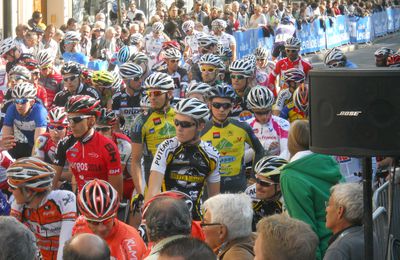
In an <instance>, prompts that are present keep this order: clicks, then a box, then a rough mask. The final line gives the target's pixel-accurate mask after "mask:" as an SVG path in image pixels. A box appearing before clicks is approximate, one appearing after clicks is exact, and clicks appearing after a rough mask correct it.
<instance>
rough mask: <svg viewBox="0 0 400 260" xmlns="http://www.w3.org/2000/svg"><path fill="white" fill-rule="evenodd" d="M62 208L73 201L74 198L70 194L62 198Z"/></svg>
mask: <svg viewBox="0 0 400 260" xmlns="http://www.w3.org/2000/svg"><path fill="white" fill-rule="evenodd" d="M62 201H63V202H64V206H67V204H69V203H71V202H73V201H74V197H73V196H72V195H71V194H68V195H67V197H65V198H63V199H62Z"/></svg>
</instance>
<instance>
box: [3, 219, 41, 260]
mask: <svg viewBox="0 0 400 260" xmlns="http://www.w3.org/2000/svg"><path fill="white" fill-rule="evenodd" d="M0 230H1V232H0V245H1V247H2V248H1V250H0V260H9V259H18V260H34V259H37V258H36V256H37V254H38V248H37V246H36V243H35V242H36V238H35V236H34V235H33V233H32V232H31V231H30V230H29V229H28V228H27V227H26V226H25V225H23V224H22V223H21V222H18V220H16V219H15V218H14V217H4V216H2V217H0Z"/></svg>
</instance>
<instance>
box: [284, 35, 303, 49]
mask: <svg viewBox="0 0 400 260" xmlns="http://www.w3.org/2000/svg"><path fill="white" fill-rule="evenodd" d="M300 47H301V42H300V40H299V39H297V38H296V37H291V38H289V39H287V40H286V42H285V48H286V49H291V50H300Z"/></svg>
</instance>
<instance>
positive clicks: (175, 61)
mask: <svg viewBox="0 0 400 260" xmlns="http://www.w3.org/2000/svg"><path fill="white" fill-rule="evenodd" d="M169 61H170V62H172V63H178V62H179V60H169Z"/></svg>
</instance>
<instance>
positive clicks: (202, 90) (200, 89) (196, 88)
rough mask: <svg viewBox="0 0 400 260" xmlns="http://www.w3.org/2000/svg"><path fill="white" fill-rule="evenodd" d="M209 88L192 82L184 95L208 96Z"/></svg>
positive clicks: (203, 84) (205, 84)
mask: <svg viewBox="0 0 400 260" xmlns="http://www.w3.org/2000/svg"><path fill="white" fill-rule="evenodd" d="M210 88H211V86H210V85H208V84H207V83H203V82H194V83H192V84H190V86H189V88H188V89H187V92H186V95H190V94H194V93H199V94H202V95H208V92H209V91H210Z"/></svg>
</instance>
